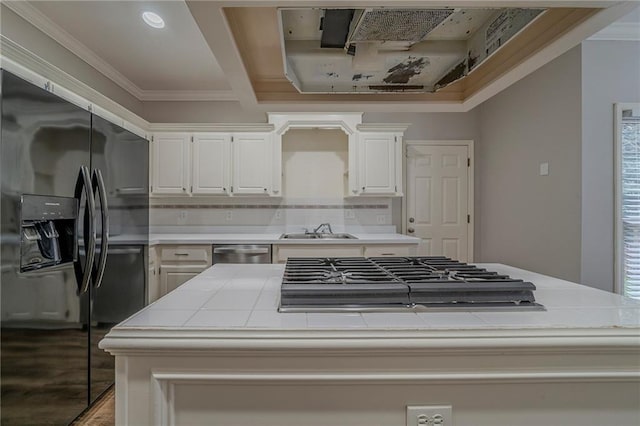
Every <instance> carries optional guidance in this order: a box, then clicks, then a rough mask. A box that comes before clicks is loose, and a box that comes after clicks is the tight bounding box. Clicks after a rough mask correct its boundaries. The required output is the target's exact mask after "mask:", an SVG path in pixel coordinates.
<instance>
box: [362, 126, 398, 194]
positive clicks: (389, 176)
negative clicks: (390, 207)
mask: <svg viewBox="0 0 640 426" xmlns="http://www.w3.org/2000/svg"><path fill="white" fill-rule="evenodd" d="M359 145H360V149H359V155H360V162H359V168H360V186H361V188H360V189H361V191H362V192H361V194H363V195H366V194H393V193H395V192H396V167H395V165H396V156H395V135H394V134H392V133H367V132H361V133H360V143H359Z"/></svg>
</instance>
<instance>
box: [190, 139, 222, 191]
mask: <svg viewBox="0 0 640 426" xmlns="http://www.w3.org/2000/svg"><path fill="white" fill-rule="evenodd" d="M230 150H231V134H230V133H194V135H193V149H192V154H193V155H192V160H191V182H192V187H191V193H192V194H209V195H215V194H222V195H225V194H229V192H230V188H231V184H230V174H231V162H230V161H229V160H230V158H231V151H230Z"/></svg>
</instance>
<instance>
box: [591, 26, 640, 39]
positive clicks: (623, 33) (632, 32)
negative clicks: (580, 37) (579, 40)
mask: <svg viewBox="0 0 640 426" xmlns="http://www.w3.org/2000/svg"><path fill="white" fill-rule="evenodd" d="M587 40H590V41H591V40H599V41H602V40H611V41H612V40H619V41H640V23H638V22H614V23H613V24H611V25H609V26H608V27H605V28H604V29H602V30H600V31H598V32H597V33H595V34H594V35H592V36H591V37H589V38H588V39H587Z"/></svg>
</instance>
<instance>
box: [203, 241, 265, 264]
mask: <svg viewBox="0 0 640 426" xmlns="http://www.w3.org/2000/svg"><path fill="white" fill-rule="evenodd" d="M213 263H214V264H216V263H271V246H270V245H266V244H264V245H263V244H225V245H214V246H213Z"/></svg>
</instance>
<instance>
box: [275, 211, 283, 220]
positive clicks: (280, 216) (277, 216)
mask: <svg viewBox="0 0 640 426" xmlns="http://www.w3.org/2000/svg"><path fill="white" fill-rule="evenodd" d="M276 219H282V210H280V209H278V210H276Z"/></svg>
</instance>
